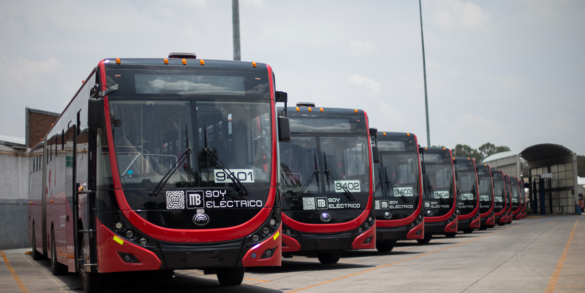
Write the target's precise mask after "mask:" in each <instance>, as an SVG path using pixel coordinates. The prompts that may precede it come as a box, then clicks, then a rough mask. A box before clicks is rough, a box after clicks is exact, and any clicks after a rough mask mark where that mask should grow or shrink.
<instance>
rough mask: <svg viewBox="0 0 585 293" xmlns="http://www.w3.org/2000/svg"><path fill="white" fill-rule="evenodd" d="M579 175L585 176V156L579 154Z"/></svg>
mask: <svg viewBox="0 0 585 293" xmlns="http://www.w3.org/2000/svg"><path fill="white" fill-rule="evenodd" d="M577 176H579V177H585V156H577Z"/></svg>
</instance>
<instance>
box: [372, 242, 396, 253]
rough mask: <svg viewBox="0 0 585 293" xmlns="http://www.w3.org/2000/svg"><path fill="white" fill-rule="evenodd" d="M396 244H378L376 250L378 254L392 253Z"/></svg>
mask: <svg viewBox="0 0 585 293" xmlns="http://www.w3.org/2000/svg"><path fill="white" fill-rule="evenodd" d="M394 243H395V242H386V243H376V249H377V250H378V252H382V253H384V252H390V251H392V249H393V248H394Z"/></svg>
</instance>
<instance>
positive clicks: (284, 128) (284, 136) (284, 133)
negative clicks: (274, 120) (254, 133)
mask: <svg viewBox="0 0 585 293" xmlns="http://www.w3.org/2000/svg"><path fill="white" fill-rule="evenodd" d="M290 136H291V135H290V123H289V120H288V117H284V116H278V141H280V142H289V141H290Z"/></svg>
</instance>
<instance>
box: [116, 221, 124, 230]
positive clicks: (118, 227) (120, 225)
mask: <svg viewBox="0 0 585 293" xmlns="http://www.w3.org/2000/svg"><path fill="white" fill-rule="evenodd" d="M114 227H115V228H116V230H122V229H124V223H122V222H117V223H116V225H114Z"/></svg>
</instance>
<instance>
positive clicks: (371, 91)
mask: <svg viewBox="0 0 585 293" xmlns="http://www.w3.org/2000/svg"><path fill="white" fill-rule="evenodd" d="M347 81H348V82H349V83H350V84H353V85H357V86H361V87H363V88H364V89H365V90H366V91H367V92H368V95H369V96H376V95H379V94H380V84H379V83H377V82H376V81H375V80H373V79H370V78H367V77H365V76H360V75H357V74H354V75H352V76H351V77H350V78H348V79H347Z"/></svg>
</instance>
